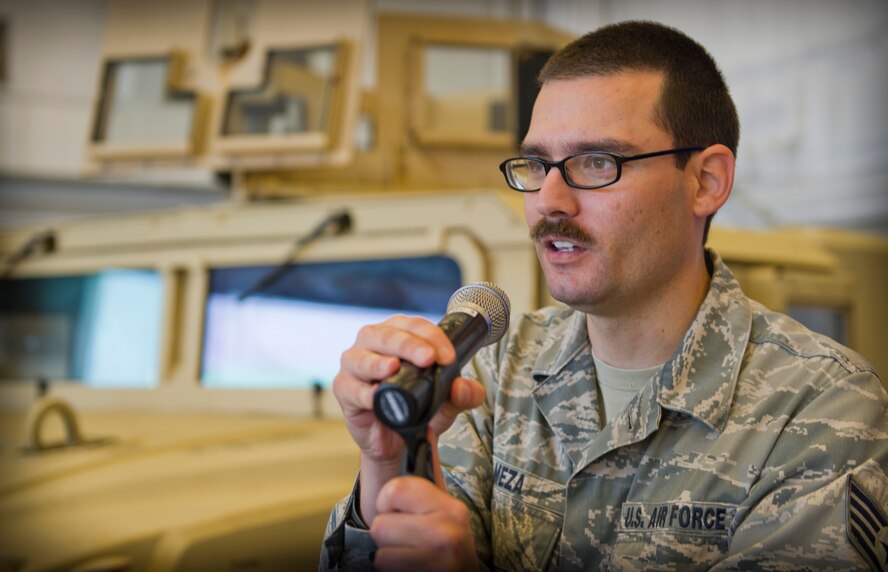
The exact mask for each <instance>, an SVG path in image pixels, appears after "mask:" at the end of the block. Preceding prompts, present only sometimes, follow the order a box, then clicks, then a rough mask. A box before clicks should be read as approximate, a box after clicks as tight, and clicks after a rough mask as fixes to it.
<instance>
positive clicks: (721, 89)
mask: <svg viewBox="0 0 888 572" xmlns="http://www.w3.org/2000/svg"><path fill="white" fill-rule="evenodd" d="M622 71H659V72H663V74H664V78H665V79H664V82H663V91H662V93H661V94H660V105H659V108H658V110H657V112H656V116H655V117H654V120H655V121H656V123H657V125H659V126H660V127H662V128H663V129H664V130H665V131H666V132H667V133H669V134H671V135H672V142H673V144H674V146H675V147H693V146H702V147H708V146H709V145H715V144H717V143H720V144H722V145H724V146H726V147H727V148H728V149H730V150H731V152H732V153H733V154H734V156H735V157H736V156H737V145H738V144H739V141H740V120H739V119H738V117H737V109H736V107H735V106H734V100H733V99H731V94H730V92H729V90H728V86H727V84H726V83H725V78H724V77H723V76H722V73H721V71H720V70H719V69H718V66H717V65H716V63H715V60H714V59H713V58H712V56H711V55H710V54H709V52H707V51H706V49H705V48H704V47H703V46H701V45H700V44H699V43H697V42H696V41H694V40H693V39H691V38H689V37H688V36H687V35H685V34H684V33H682V32H680V31H678V30H676V29H675V28H670V27H669V26H665V25H663V24H659V23H657V22H646V21H629V22H620V23H617V24H611V25H608V26H604V27H602V28H599V29H598V30H595V31H594V32H590V33H588V34H586V35H585V36H582V37H580V38H578V39H577V40H574V41H573V42H571V43H570V44H568V45H567V46H566V47H565V48H564V49H562V50H561V51H559V52H558V53H556V54H555V55H554V56H552V57H551V58H550V59H549V61H548V62H546V65H545V66H543V69H542V70H541V71H540V75H539V81H540V83H546V82H547V81H550V80H559V79H577V78H581V77H586V76H601V75H610V74H615V73H619V72H622ZM675 160H676V165H677V166H678V168H679V169H682V168H684V166H685V165H686V164H687V161H688V156H687V155H685V154H679V155H676V157H675ZM711 222H712V215H710V216H709V217H708V218H707V219H706V228H705V230H704V233H703V243H704V244H705V243H706V238H707V235H708V234H709V225H710V224H711Z"/></svg>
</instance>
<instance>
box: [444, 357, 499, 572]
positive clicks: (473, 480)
mask: <svg viewBox="0 0 888 572" xmlns="http://www.w3.org/2000/svg"><path fill="white" fill-rule="evenodd" d="M496 363H497V358H496V354H495V353H494V349H493V347H488V348H484V349H483V350H482V351H481V352H479V353H478V355H477V356H476V357H475V359H474V360H472V362H471V363H470V364H469V365H468V366H467V367H466V369H465V371H464V372H463V375H465V376H466V377H470V378H473V379H477V380H478V381H480V382H481V383H482V384H483V385H484V387H485V389H486V390H487V399H486V400H485V402H484V404H482V405H480V406H479V407H476V408H475V409H472V410H470V411H466V412H464V413H462V414H461V415H460V416H459V417H458V418H457V419H456V421H455V422H454V424H453V426H452V427H451V428H450V429H448V430H447V432H446V433H444V434H443V435H442V436H441V439H440V441H439V444H438V454H439V456H440V458H441V467H442V469H443V471H444V480H445V482H446V483H447V488H448V490H449V491H450V494H452V495H453V496H454V497H456V498H458V499H460V500H461V501H462V502H463V503H465V505H466V506H467V507H468V508H469V512H470V514H471V525H472V532H473V533H474V537H475V550H476V551H477V553H478V560H479V564H481V566H482V569H483V568H486V569H492V568H493V565H492V561H493V555H492V549H491V539H490V530H491V507H490V502H491V495H492V487H493V485H492V483H493V436H492V433H493V403H494V400H495V395H496V385H497V384H496V379H495V375H496V371H497V370H496Z"/></svg>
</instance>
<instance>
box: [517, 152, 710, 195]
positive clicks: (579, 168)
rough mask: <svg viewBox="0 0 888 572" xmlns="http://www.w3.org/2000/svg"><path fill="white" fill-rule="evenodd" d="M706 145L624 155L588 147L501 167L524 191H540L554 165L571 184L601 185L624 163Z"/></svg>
mask: <svg viewBox="0 0 888 572" xmlns="http://www.w3.org/2000/svg"><path fill="white" fill-rule="evenodd" d="M702 149H703V147H680V148H678V149H667V150H666V151H656V152H654V153H644V154H642V155H633V156H632V157H624V156H622V155H619V154H617V153H610V152H607V151H585V152H583V153H575V154H573V155H569V156H567V157H565V158H564V159H562V160H560V161H546V160H545V159H540V158H539V157H513V158H511V159H506V160H505V161H503V162H502V163H500V166H499V168H500V171H502V172H503V176H505V177H506V184H508V185H509V187H510V188H512V189H514V190H516V191H520V192H522V193H532V192H535V191H538V190H540V189H541V188H542V186H543V181H544V180H545V179H546V175H548V174H549V170H550V169H552V167H555V168H557V169H558V170H559V171H561V176H562V177H563V178H564V181H565V182H566V183H567V184H568V186H570V187H573V188H575V189H600V188H602V187H606V186H608V185H613V184H614V183H616V182H617V181H619V180H620V175H622V174H623V163H628V162H629V161H638V160H640V159H650V158H652V157H660V156H661V155H673V154H676V153H690V152H692V151H700V150H702Z"/></svg>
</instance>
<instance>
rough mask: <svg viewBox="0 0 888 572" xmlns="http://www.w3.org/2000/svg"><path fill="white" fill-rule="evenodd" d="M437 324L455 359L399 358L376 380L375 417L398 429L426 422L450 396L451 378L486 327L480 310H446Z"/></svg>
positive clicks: (481, 339)
mask: <svg viewBox="0 0 888 572" xmlns="http://www.w3.org/2000/svg"><path fill="white" fill-rule="evenodd" d="M438 326H439V327H440V328H441V329H442V330H444V333H445V334H447V337H448V338H450V341H451V343H453V348H454V349H455V350H456V359H455V360H454V362H453V363H451V364H449V365H446V366H439V365H438V364H433V365H431V366H429V367H425V368H420V367H417V366H415V365H413V364H412V363H410V362H407V361H404V360H401V368H400V369H399V370H398V373H396V374H395V375H393V376H392V377H390V378H389V379H387V380H386V381H384V382H382V383H380V384H379V387H378V388H377V390H376V394H375V395H374V397H373V409H374V412H375V413H376V416H377V418H379V420H380V421H382V422H383V423H384V424H385V425H387V426H388V427H390V428H392V429H394V430H396V431H398V430H402V429H405V428H408V427H412V426H416V425H420V424H426V423H428V422H429V420H431V418H432V417H434V415H435V413H437V412H438V409H440V408H441V405H443V404H444V402H445V401H446V400H447V399H448V398H449V397H450V387H451V385H452V384H453V380H454V379H456V377H457V376H458V375H459V373H460V371H462V368H463V366H464V365H465V364H466V362H468V361H469V359H471V358H472V356H473V355H475V353H476V352H477V351H478V350H479V349H480V348H481V346H482V345H483V343H484V340H485V339H486V338H487V335H488V332H489V327H488V325H487V321H486V320H485V319H484V316H482V315H481V314H480V313H469V312H464V311H456V312H451V313H449V314H446V315H445V316H444V317H443V318H442V319H441V321H440V322H439V323H438Z"/></svg>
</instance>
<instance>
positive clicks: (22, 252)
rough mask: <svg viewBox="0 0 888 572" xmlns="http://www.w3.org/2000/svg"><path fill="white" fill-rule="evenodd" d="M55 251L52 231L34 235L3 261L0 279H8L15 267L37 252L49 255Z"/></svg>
mask: <svg viewBox="0 0 888 572" xmlns="http://www.w3.org/2000/svg"><path fill="white" fill-rule="evenodd" d="M55 249H56V234H55V231H54V230H42V231H40V232H36V233H34V234H33V235H31V237H30V238H29V239H28V242H26V243H25V244H24V245H22V247H21V248H19V249H18V250H16V251H15V252H13V253H12V254H10V255H9V256H7V257H6V260H4V261H3V270H2V271H0V278H9V277H10V276H11V275H12V271H13V270H15V267H16V266H18V265H19V264H20V263H21V262H22V261H23V260H25V259H27V258H30V257H31V256H33V255H34V254H36V253H37V252H44V253H49V252H54V251H55Z"/></svg>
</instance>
